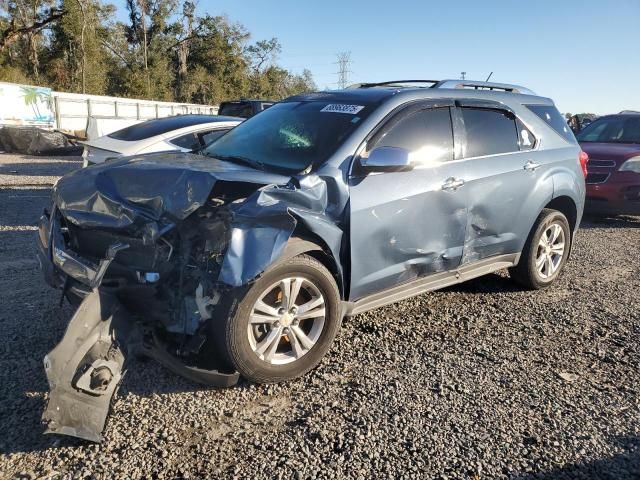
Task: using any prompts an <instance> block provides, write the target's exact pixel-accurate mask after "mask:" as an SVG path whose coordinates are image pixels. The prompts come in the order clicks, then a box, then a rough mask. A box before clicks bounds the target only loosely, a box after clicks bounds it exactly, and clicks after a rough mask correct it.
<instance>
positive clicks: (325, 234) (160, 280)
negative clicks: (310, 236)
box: [39, 156, 342, 442]
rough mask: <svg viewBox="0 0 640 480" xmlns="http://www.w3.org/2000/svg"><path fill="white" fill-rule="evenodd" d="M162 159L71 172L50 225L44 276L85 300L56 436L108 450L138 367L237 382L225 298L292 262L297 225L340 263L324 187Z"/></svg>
mask: <svg viewBox="0 0 640 480" xmlns="http://www.w3.org/2000/svg"><path fill="white" fill-rule="evenodd" d="M160 160H162V161H160ZM160 160H159V159H158V158H155V159H149V158H144V157H141V158H140V159H135V158H134V159H124V160H120V161H116V162H113V163H111V164H110V165H101V166H97V167H92V168H89V169H82V170H81V171H78V172H74V173H73V174H71V175H69V176H67V177H64V178H63V179H61V181H60V182H59V183H58V184H57V185H56V187H55V189H54V193H53V200H54V202H53V206H52V208H51V210H50V211H48V212H45V214H44V215H43V216H42V218H41V221H40V228H39V230H40V231H39V238H40V241H39V246H40V249H39V260H40V264H41V266H42V268H43V271H44V274H45V278H46V279H47V281H48V283H50V284H51V285H52V286H54V287H56V288H60V289H61V290H62V291H63V295H65V296H66V297H67V298H68V299H69V300H70V301H71V302H72V303H79V307H78V309H77V311H76V313H75V314H74V316H73V318H72V319H71V321H70V323H69V326H68V328H67V331H66V333H65V335H64V337H63V339H62V341H61V342H60V343H59V344H58V345H57V346H56V347H55V348H54V349H53V350H52V351H51V352H50V353H49V354H48V355H47V356H46V357H45V360H44V363H45V370H46V374H47V378H48V380H49V384H50V389H51V392H50V396H49V402H48V406H47V408H46V410H45V412H44V415H43V421H44V422H45V424H46V432H47V433H59V434H66V435H72V436H76V437H80V438H83V439H86V440H90V441H96V442H99V441H101V439H102V430H103V429H104V426H105V422H106V418H107V414H108V410H109V406H110V402H111V399H112V397H113V395H114V394H115V392H116V390H117V386H118V385H119V383H120V381H121V379H122V377H123V375H124V374H125V371H126V368H127V363H128V360H129V359H131V358H132V357H133V356H147V357H150V358H153V359H155V360H156V361H158V362H160V363H161V364H163V365H164V366H166V367H167V368H169V369H171V370H172V371H174V372H176V373H178V374H180V375H182V376H184V377H186V378H188V379H190V380H192V381H195V382H199V383H202V384H205V385H210V386H215V387H229V386H232V385H234V384H235V383H236V382H237V381H238V374H237V373H236V372H235V369H234V368H233V366H232V365H230V364H229V363H228V362H227V361H226V360H225V359H224V358H222V356H221V355H220V354H219V352H218V351H217V349H216V338H215V335H214V333H215V331H216V328H215V327H216V322H220V321H222V320H224V319H223V318H221V317H222V316H223V315H226V314H227V310H225V308H228V307H225V306H223V305H226V302H225V301H224V299H225V298H226V297H227V296H229V295H230V294H231V292H232V290H234V289H243V288H246V286H247V285H248V284H249V283H250V282H251V281H252V280H254V279H255V278H256V277H257V276H259V275H260V274H261V273H262V272H263V271H264V270H265V269H266V268H267V267H268V266H269V265H270V264H271V263H272V262H274V261H275V260H276V259H277V258H278V257H279V256H280V255H281V254H282V252H283V250H284V248H285V246H286V244H287V242H288V240H289V238H290V237H291V235H292V233H293V232H294V229H295V228H296V226H297V225H298V224H302V226H304V228H305V229H307V230H308V231H310V232H314V233H316V234H317V235H319V236H321V238H327V239H328V245H329V247H328V250H331V251H333V250H335V251H336V253H338V250H339V248H340V242H341V241H342V238H341V233H342V232H341V230H340V229H339V228H338V227H337V226H336V224H335V223H334V222H332V221H329V220H328V219H327V218H326V209H327V203H328V202H327V192H326V182H325V181H324V180H322V179H320V178H319V177H316V178H313V177H312V178H309V177H306V178H305V179H304V181H303V184H302V185H301V184H299V183H296V181H295V179H290V178H288V177H282V176H279V175H271V174H266V173H263V172H259V171H256V170H253V169H248V168H245V167H240V166H237V165H232V164H224V163H223V162H219V161H216V160H213V159H200V158H199V157H188V158H183V157H180V156H168V157H167V158H162V159H160ZM203 162H206V163H203Z"/></svg>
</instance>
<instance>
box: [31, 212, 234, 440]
mask: <svg viewBox="0 0 640 480" xmlns="http://www.w3.org/2000/svg"><path fill="white" fill-rule="evenodd" d="M38 233H39V240H38V259H39V261H40V265H41V267H42V271H43V273H44V277H45V279H46V281H47V283H49V285H51V286H53V287H54V288H64V289H65V291H70V292H71V293H74V294H75V295H76V296H77V297H79V298H80V299H82V298H84V300H83V301H82V303H80V306H79V307H78V309H77V311H76V312H75V314H74V315H73V317H72V318H71V321H70V322H69V325H68V327H67V330H66V332H65V335H64V337H63V338H62V340H61V341H60V343H59V344H58V345H56V347H55V348H54V349H53V350H52V351H51V352H49V353H48V354H47V355H46V356H45V358H44V367H45V371H46V374H47V379H48V381H49V386H50V394H49V401H48V404H47V407H46V409H45V411H44V413H43V415H42V420H43V422H44V423H45V425H46V432H45V433H58V434H64V435H71V436H75V437H79V438H82V439H85V440H89V441H94V442H100V441H102V431H103V429H104V426H105V423H106V418H107V414H108V412H109V406H110V403H111V399H112V397H113V395H114V394H115V392H116V390H117V387H118V385H119V383H120V381H121V379H122V378H123V376H124V374H125V368H126V364H127V360H128V359H129V358H130V357H131V356H132V355H134V354H137V355H144V356H147V357H149V358H153V359H155V360H156V361H158V362H159V363H161V364H162V365H164V366H165V367H167V368H169V369H170V370H172V371H174V372H175V373H177V374H179V375H181V376H183V377H186V378H188V379H190V380H192V381H195V382H198V383H201V384H204V385H209V386H214V387H231V386H233V385H235V384H236V383H237V382H238V379H239V374H238V373H237V372H230V373H225V372H222V371H218V370H205V369H201V368H198V367H194V366H189V365H185V364H184V363H183V361H182V360H181V358H178V357H176V356H174V355H173V354H172V353H170V352H171V350H172V349H171V348H170V347H168V346H167V345H165V344H163V343H162V341H161V340H160V339H159V338H158V337H157V336H156V335H155V329H156V328H157V325H149V324H145V323H143V321H142V320H141V319H139V318H138V317H137V316H135V315H132V314H131V312H130V311H128V310H127V308H126V307H125V306H124V305H123V304H122V303H120V301H119V299H118V294H117V292H116V291H114V290H108V289H106V288H104V287H102V288H101V284H102V281H103V279H104V276H105V273H106V271H107V269H108V268H109V266H110V265H111V262H112V261H113V260H114V258H115V257H116V255H117V254H118V252H119V251H121V250H124V249H126V248H128V245H127V244H123V243H115V244H113V245H111V246H110V247H109V248H108V249H107V255H106V258H104V259H100V260H97V261H93V260H90V259H86V258H83V257H81V256H79V255H77V254H76V253H75V252H71V251H70V250H69V249H68V248H66V245H65V239H64V230H63V227H62V226H61V223H60V218H59V213H57V212H56V211H55V208H54V209H53V210H52V212H51V213H50V214H49V213H48V212H46V211H45V212H44V213H43V215H42V217H41V218H40V224H39V228H38Z"/></svg>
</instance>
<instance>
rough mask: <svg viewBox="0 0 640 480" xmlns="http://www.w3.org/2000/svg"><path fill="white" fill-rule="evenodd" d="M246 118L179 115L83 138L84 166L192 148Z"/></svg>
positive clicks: (184, 150) (208, 142)
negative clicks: (139, 155)
mask: <svg viewBox="0 0 640 480" xmlns="http://www.w3.org/2000/svg"><path fill="white" fill-rule="evenodd" d="M243 120H244V118H236V117H224V116H218V115H179V116H176V117H165V118H158V119H154V120H148V121H146V122H142V123H136V124H135V125H131V126H130V127H126V128H123V129H122V130H118V131H116V132H113V133H110V134H108V135H105V136H103V137H100V138H96V139H95V140H90V141H87V142H83V144H84V151H83V153H82V158H83V160H84V162H83V166H84V167H87V166H89V165H95V164H97V163H103V162H104V161H105V160H107V159H110V158H116V157H123V156H128V155H138V154H142V153H154V152H167V151H179V152H191V151H193V150H196V149H198V148H201V147H204V146H205V145H208V144H210V143H211V142H213V141H215V140H217V139H218V138H220V137H221V136H222V135H224V134H225V133H226V132H228V131H229V130H231V129H232V128H233V127H235V126H236V125H238V124H239V123H240V122H242V121H243Z"/></svg>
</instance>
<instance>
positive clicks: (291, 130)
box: [205, 101, 377, 173]
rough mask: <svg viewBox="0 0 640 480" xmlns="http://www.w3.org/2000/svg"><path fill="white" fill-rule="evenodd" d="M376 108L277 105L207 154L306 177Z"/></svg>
mask: <svg viewBox="0 0 640 480" xmlns="http://www.w3.org/2000/svg"><path fill="white" fill-rule="evenodd" d="M376 106H377V105H376ZM374 108H375V107H374V106H373V105H367V104H366V103H364V102H361V104H360V105H352V104H350V103H349V104H336V103H333V102H327V101H289V102H283V103H276V104H275V105H273V106H272V107H270V108H268V109H267V110H264V111H263V112H261V113H260V115H256V116H254V117H251V118H250V119H248V120H247V121H245V122H243V123H241V124H240V125H238V126H237V127H235V128H234V129H233V130H231V131H229V133H227V134H226V135H224V136H223V137H221V138H220V139H219V140H217V141H216V142H214V143H213V144H211V145H210V146H209V147H207V149H206V150H205V154H206V155H209V156H211V157H216V158H222V159H225V158H226V159H228V160H230V161H237V162H244V163H249V164H253V165H256V166H259V167H261V168H264V169H265V170H271V169H273V170H276V171H285V172H287V173H291V172H302V171H304V170H306V169H307V168H308V167H310V166H312V165H320V164H322V163H324V162H325V161H326V160H327V159H328V158H329V157H330V156H331V155H332V154H333V153H334V152H335V151H336V150H337V148H338V147H339V146H340V145H341V144H342V143H343V142H344V141H345V139H346V138H347V137H348V136H349V135H350V134H351V133H352V132H353V131H354V130H355V129H356V128H357V127H358V125H359V124H360V122H361V121H362V120H364V119H365V118H366V117H367V116H369V113H370V112H371V111H373V110H374ZM341 110H344V111H341Z"/></svg>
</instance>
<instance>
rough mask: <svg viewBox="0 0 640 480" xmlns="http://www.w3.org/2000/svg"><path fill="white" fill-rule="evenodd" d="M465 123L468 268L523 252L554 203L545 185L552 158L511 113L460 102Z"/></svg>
mask: <svg viewBox="0 0 640 480" xmlns="http://www.w3.org/2000/svg"><path fill="white" fill-rule="evenodd" d="M455 116H458V118H459V119H460V120H461V121H462V123H463V124H464V131H465V137H466V138H465V142H464V143H465V147H464V149H463V157H464V158H463V159H462V160H461V161H460V163H462V164H464V169H465V174H464V179H465V185H464V188H465V189H466V193H467V196H468V198H469V205H468V207H469V210H468V217H467V228H466V238H465V242H464V253H463V258H462V264H463V265H464V264H469V263H473V262H475V261H478V260H482V259H484V258H488V257H493V256H497V255H503V254H511V253H517V252H519V251H520V250H521V249H522V246H523V244H524V242H525V240H526V237H527V235H528V233H529V230H530V229H531V225H532V223H533V220H532V219H531V215H532V214H533V215H534V218H535V216H537V214H538V212H539V211H540V209H541V208H542V205H544V204H545V202H546V201H549V200H550V199H551V195H552V193H553V184H552V182H551V181H550V179H549V181H545V178H546V176H547V174H548V169H549V162H548V160H547V157H548V155H545V153H544V151H539V150H538V149H536V139H535V138H534V137H533V134H532V133H531V132H530V131H529V130H528V129H527V128H526V126H524V124H522V122H520V121H519V120H518V119H517V117H516V116H515V115H514V114H513V112H511V111H510V110H508V109H506V108H503V107H502V106H494V105H492V104H485V103H484V102H477V101H464V102H459V105H458V108H457V109H455V110H454V118H455Z"/></svg>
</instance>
